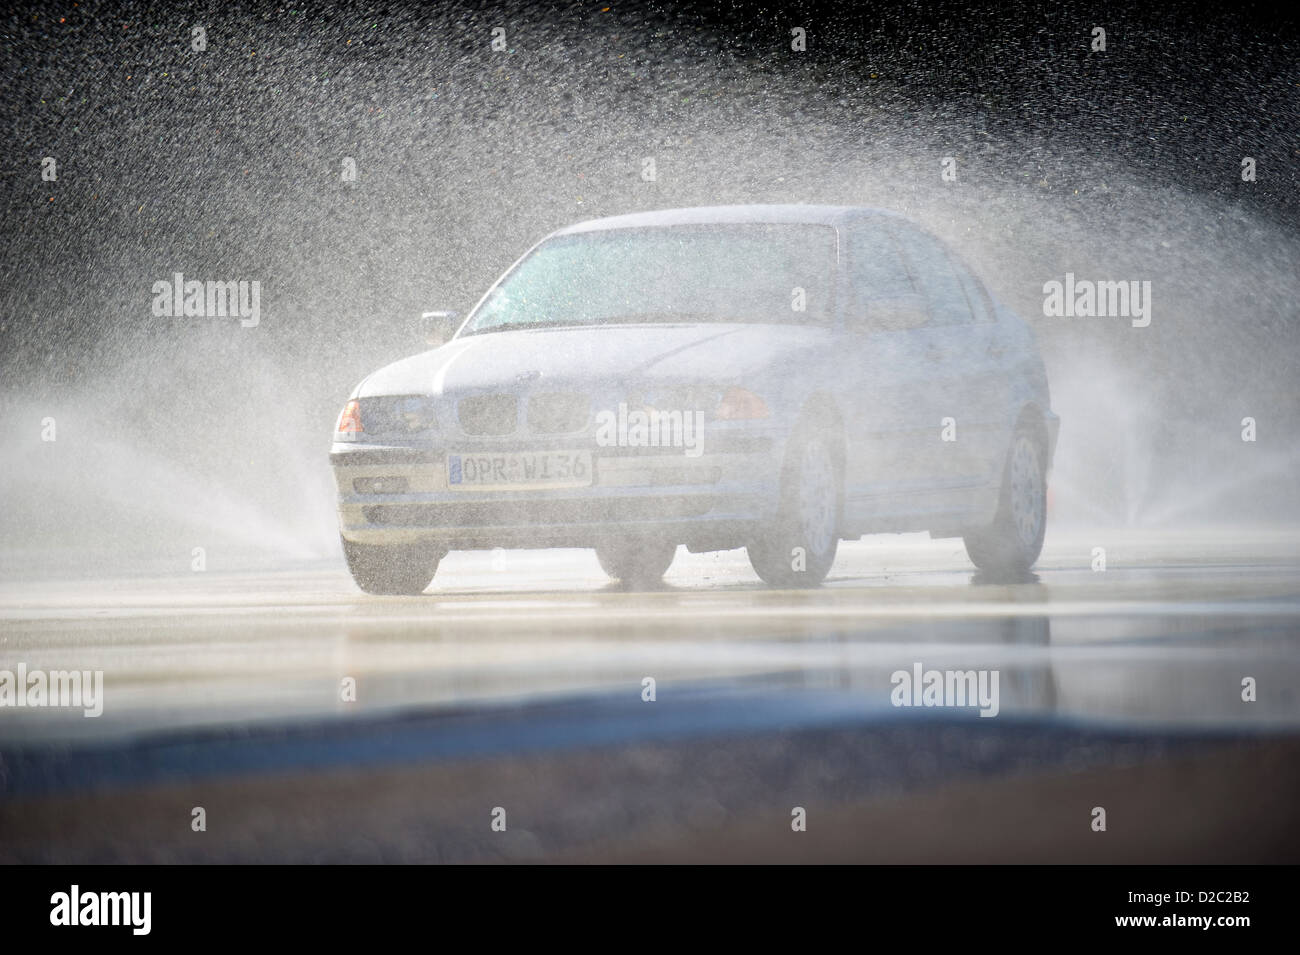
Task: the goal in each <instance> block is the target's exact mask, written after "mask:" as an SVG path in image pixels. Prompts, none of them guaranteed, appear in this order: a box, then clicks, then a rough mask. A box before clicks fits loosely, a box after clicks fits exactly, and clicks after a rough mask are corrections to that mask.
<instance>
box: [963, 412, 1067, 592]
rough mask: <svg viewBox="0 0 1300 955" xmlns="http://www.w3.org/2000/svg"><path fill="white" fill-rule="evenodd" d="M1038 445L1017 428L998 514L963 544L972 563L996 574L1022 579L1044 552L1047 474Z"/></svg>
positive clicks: (1030, 433) (1032, 435) (1025, 430)
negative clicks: (1020, 577)
mask: <svg viewBox="0 0 1300 955" xmlns="http://www.w3.org/2000/svg"><path fill="white" fill-rule="evenodd" d="M1043 458H1044V453H1043V443H1042V441H1041V440H1040V439H1039V438H1038V437H1037V435H1035V433H1034V432H1033V431H1031V430H1030V429H1028V428H1024V427H1022V428H1017V429H1016V433H1015V435H1014V436H1013V437H1012V439H1011V448H1010V449H1009V450H1008V451H1007V460H1006V463H1005V465H1004V466H1003V469H1002V489H1001V491H1000V492H999V494H998V511H997V516H996V517H994V519H993V523H992V524H990V525H989V526H988V527H983V528H979V529H978V530H974V531H970V532H968V533H967V534H966V535H965V536H964V537H963V540H964V541H965V542H966V553H967V554H968V555H969V556H970V559H971V562H972V563H973V564H974V565H975V566H976V567H978V568H979V569H980V570H983V571H987V572H989V573H995V574H1024V573H1028V572H1029V568H1031V567H1033V566H1034V562H1035V561H1036V560H1038V555H1039V554H1040V553H1042V550H1043V534H1044V533H1045V532H1046V530H1047V472H1046V468H1045V467H1044V464H1043Z"/></svg>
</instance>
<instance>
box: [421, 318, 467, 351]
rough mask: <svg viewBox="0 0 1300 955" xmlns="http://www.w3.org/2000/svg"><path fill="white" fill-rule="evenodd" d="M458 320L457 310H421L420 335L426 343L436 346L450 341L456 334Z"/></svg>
mask: <svg viewBox="0 0 1300 955" xmlns="http://www.w3.org/2000/svg"><path fill="white" fill-rule="evenodd" d="M459 320H460V313H459V312H422V313H421V314H420V322H419V325H420V329H419V332H420V337H421V338H422V339H423V340H424V343H425V344H426V345H432V346H435V347H436V346H438V345H441V344H443V343H444V342H447V341H450V340H451V336H452V335H455V334H456V325H457V323H458V321H459Z"/></svg>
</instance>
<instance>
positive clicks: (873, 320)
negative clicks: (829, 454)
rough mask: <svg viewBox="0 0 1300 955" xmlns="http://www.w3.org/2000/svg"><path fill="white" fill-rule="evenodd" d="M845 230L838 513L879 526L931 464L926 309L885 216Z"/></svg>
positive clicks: (902, 507) (932, 411) (933, 426)
mask: <svg viewBox="0 0 1300 955" xmlns="http://www.w3.org/2000/svg"><path fill="white" fill-rule="evenodd" d="M846 231H847V235H848V252H847V265H848V267H847V275H848V279H849V290H848V294H847V295H846V303H845V312H844V314H845V325H846V348H845V354H844V356H843V360H844V362H845V368H846V379H847V384H848V399H847V402H846V405H847V411H846V415H847V417H848V421H847V422H846V423H847V425H848V428H847V430H848V433H849V438H850V440H849V442H848V449H847V455H846V469H845V472H846V473H845V478H846V480H845V510H846V519H847V522H848V523H850V524H854V525H858V524H868V525H879V524H880V522H881V521H882V519H887V518H889V517H891V516H897V515H898V513H899V512H900V511H906V510H907V506H906V500H907V491H908V490H910V489H911V488H913V487H914V486H916V485H917V484H918V483H920V482H923V481H924V480H926V478H927V474H928V471H929V470H930V468H931V464H930V463H929V462H928V460H927V458H928V457H929V455H930V454H931V452H930V450H929V449H928V447H927V445H928V443H929V442H930V441H931V440H933V437H934V435H935V434H936V433H937V417H936V415H937V411H938V406H937V405H936V404H935V402H934V392H933V390H932V389H931V388H930V387H929V374H930V373H929V362H930V356H929V355H928V354H927V351H926V349H927V343H926V340H925V337H924V335H923V334H920V332H921V331H922V330H923V328H924V326H925V325H926V324H927V323H928V322H929V312H928V307H927V303H926V301H925V299H924V298H923V296H922V295H921V294H920V292H919V291H918V289H917V287H916V285H915V283H914V282H913V278H912V274H911V272H910V271H909V269H908V267H907V265H906V260H905V259H904V257H903V255H902V252H901V250H900V248H899V247H898V244H897V242H896V241H895V239H894V236H893V232H892V229H891V228H890V227H889V223H888V220H887V219H886V218H884V217H880V216H865V217H862V218H861V219H859V220H856V221H855V222H853V223H851V224H850V226H849V228H848V229H847V230H846Z"/></svg>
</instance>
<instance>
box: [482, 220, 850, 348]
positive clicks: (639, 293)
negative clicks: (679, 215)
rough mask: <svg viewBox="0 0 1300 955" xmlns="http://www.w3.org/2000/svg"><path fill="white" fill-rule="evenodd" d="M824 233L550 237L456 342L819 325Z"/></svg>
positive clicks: (826, 297) (741, 228)
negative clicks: (686, 325)
mask: <svg viewBox="0 0 1300 955" xmlns="http://www.w3.org/2000/svg"><path fill="white" fill-rule="evenodd" d="M835 254H836V236H835V230H834V228H832V227H830V226H824V225H806V224H772V223H755V224H744V225H708V226H668V227H660V228H650V229H617V230H609V231H605V232H590V233H580V234H577V235H567V236H558V237H556V238H554V239H551V240H549V241H547V242H544V243H542V244H541V245H540V246H538V247H537V249H536V250H535V251H534V252H533V253H532V254H531V255H529V256H528V257H527V258H525V259H524V260H523V261H522V262H520V263H519V265H518V266H516V267H515V269H514V270H512V271H511V272H510V274H509V275H507V276H506V277H505V279H504V280H503V281H502V282H501V284H500V285H498V286H497V287H496V288H495V289H494V290H493V291H492V293H491V294H490V295H489V296H488V297H487V299H485V300H484V302H483V303H482V305H480V306H479V308H478V309H476V310H475V312H474V315H473V317H472V318H471V320H470V322H469V324H468V325H467V327H466V329H465V334H471V335H472V334H477V333H480V332H487V331H495V330H500V329H506V328H536V327H562V326H586V325H608V324H620V323H658V324H671V323H681V322H766V323H779V322H784V323H794V324H825V323H827V322H829V321H830V316H831V294H832V293H831V290H832V286H833V276H834V268H835Z"/></svg>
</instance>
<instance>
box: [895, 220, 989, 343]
mask: <svg viewBox="0 0 1300 955" xmlns="http://www.w3.org/2000/svg"><path fill="white" fill-rule="evenodd" d="M897 238H898V244H899V246H900V247H901V248H902V250H903V252H904V253H905V254H906V256H907V259H908V263H909V265H910V266H911V270H912V274H913V275H915V276H916V280H917V283H918V284H919V285H920V292H921V294H922V295H923V296H924V297H925V300H926V304H927V305H928V306H929V310H930V323H931V324H932V325H968V324H970V322H971V320H972V315H971V308H970V303H969V302H968V301H967V300H966V292H965V291H964V290H963V288H962V281H961V279H960V278H959V277H958V275H957V270H956V268H955V267H954V266H953V262H952V259H951V258H950V257H949V255H948V250H947V249H946V248H944V245H943V243H942V242H940V241H939V240H938V239H936V238H934V237H933V236H929V235H926V234H925V233H924V232H918V231H917V230H915V229H911V228H901V229H899V230H898V232H897ZM968 278H969V277H968Z"/></svg>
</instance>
